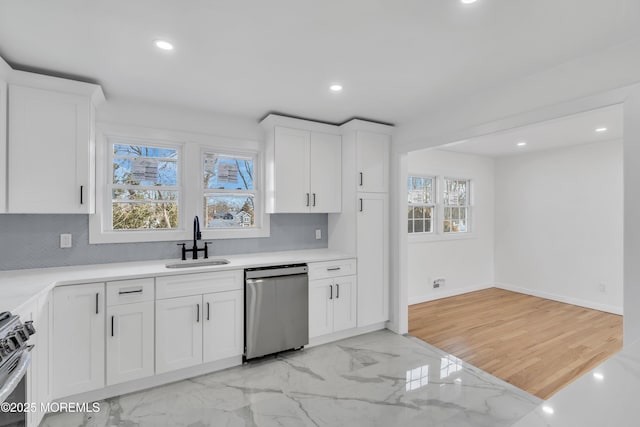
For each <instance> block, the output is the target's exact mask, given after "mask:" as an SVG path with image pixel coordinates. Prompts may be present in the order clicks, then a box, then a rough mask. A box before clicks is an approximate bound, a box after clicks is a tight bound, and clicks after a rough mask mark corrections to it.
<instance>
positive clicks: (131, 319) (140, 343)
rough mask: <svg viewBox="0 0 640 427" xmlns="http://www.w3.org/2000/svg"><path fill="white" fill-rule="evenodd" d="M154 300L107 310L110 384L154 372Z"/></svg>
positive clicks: (142, 376) (108, 377)
mask: <svg viewBox="0 0 640 427" xmlns="http://www.w3.org/2000/svg"><path fill="white" fill-rule="evenodd" d="M153 313H154V304H153V301H148V302H140V303H135V304H123V305H116V306H112V307H108V309H107V385H113V384H118V383H122V382H125V381H131V380H137V379H140V378H144V377H148V376H151V375H153V373H154V357H153V352H154V339H153V337H154V315H153Z"/></svg>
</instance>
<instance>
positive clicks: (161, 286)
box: [156, 270, 244, 299]
mask: <svg viewBox="0 0 640 427" xmlns="http://www.w3.org/2000/svg"><path fill="white" fill-rule="evenodd" d="M243 279H244V271H243V270H231V271H217V272H215V273H194V274H181V275H179V276H164V277H158V278H156V285H157V286H156V292H157V298H158V299H165V298H176V297H185V296H189V295H200V294H208V293H212V292H222V291H235V290H239V289H243V288H244V286H243Z"/></svg>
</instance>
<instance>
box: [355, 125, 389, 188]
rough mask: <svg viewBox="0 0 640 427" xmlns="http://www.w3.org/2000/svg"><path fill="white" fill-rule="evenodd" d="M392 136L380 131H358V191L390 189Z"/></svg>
mask: <svg viewBox="0 0 640 427" xmlns="http://www.w3.org/2000/svg"><path fill="white" fill-rule="evenodd" d="M390 143H391V138H390V137H389V136H388V135H383V134H379V133H372V132H365V131H358V136H357V143H356V158H357V160H356V163H357V176H356V177H355V178H356V180H357V182H356V185H357V189H358V191H362V192H369V193H386V192H388V191H389V147H390Z"/></svg>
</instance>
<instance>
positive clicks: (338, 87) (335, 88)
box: [329, 84, 342, 92]
mask: <svg viewBox="0 0 640 427" xmlns="http://www.w3.org/2000/svg"><path fill="white" fill-rule="evenodd" d="M329 89H331V92H342V85H338V84H335V85H331V86H329Z"/></svg>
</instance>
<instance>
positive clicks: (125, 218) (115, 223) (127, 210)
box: [110, 144, 180, 230]
mask: <svg viewBox="0 0 640 427" xmlns="http://www.w3.org/2000/svg"><path fill="white" fill-rule="evenodd" d="M112 155H113V162H112V177H113V179H112V181H111V185H110V192H111V209H112V215H111V218H112V229H113V230H156V229H175V228H177V227H178V223H179V194H180V187H179V182H178V177H179V173H178V168H179V152H178V149H176V148H161V147H153V146H146V145H128V144H113V152H112Z"/></svg>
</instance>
